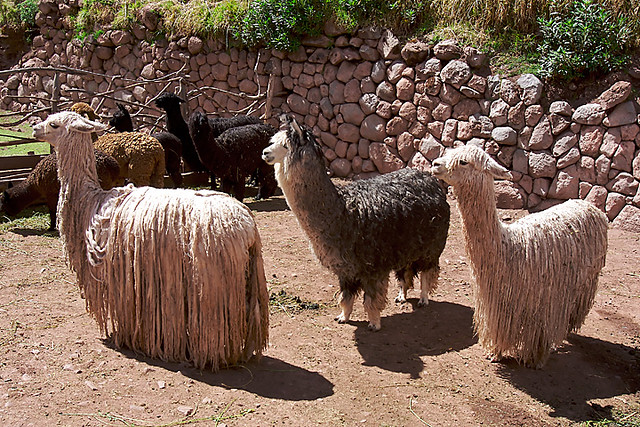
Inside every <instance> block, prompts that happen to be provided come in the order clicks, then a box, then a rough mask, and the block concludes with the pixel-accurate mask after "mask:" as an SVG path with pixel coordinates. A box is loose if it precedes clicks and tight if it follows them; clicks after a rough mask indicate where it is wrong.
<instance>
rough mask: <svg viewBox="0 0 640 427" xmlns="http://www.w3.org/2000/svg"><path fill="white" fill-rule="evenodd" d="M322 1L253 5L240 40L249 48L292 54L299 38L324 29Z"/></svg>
mask: <svg viewBox="0 0 640 427" xmlns="http://www.w3.org/2000/svg"><path fill="white" fill-rule="evenodd" d="M324 5H325V4H324V2H323V1H322V0H316V1H314V0H256V1H253V2H251V3H250V5H249V8H248V9H247V12H246V15H245V17H244V19H243V20H242V23H241V24H240V29H239V30H238V31H237V33H236V35H237V37H238V38H239V39H240V40H241V41H242V42H243V43H245V44H247V45H249V46H255V45H258V44H260V43H264V44H265V45H266V46H267V47H269V48H273V49H278V50H284V51H292V50H295V49H296V48H297V47H298V46H299V45H300V41H299V39H300V36H304V35H306V34H311V35H313V34H318V33H319V32H320V30H321V29H322V25H323V22H324V16H325V13H324V12H325V7H324Z"/></svg>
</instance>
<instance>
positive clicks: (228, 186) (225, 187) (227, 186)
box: [222, 178, 233, 194]
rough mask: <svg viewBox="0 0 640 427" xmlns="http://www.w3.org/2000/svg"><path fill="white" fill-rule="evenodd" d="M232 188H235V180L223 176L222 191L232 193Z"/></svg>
mask: <svg viewBox="0 0 640 427" xmlns="http://www.w3.org/2000/svg"><path fill="white" fill-rule="evenodd" d="M232 189H233V182H232V181H230V180H229V179H226V178H223V179H222V191H223V192H224V193H227V194H231V192H232Z"/></svg>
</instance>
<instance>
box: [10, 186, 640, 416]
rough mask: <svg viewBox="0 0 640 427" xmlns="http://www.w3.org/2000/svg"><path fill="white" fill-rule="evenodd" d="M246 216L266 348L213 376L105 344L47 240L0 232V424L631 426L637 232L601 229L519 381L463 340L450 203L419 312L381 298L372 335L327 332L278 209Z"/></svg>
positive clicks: (637, 397) (327, 315)
mask: <svg viewBox="0 0 640 427" xmlns="http://www.w3.org/2000/svg"><path fill="white" fill-rule="evenodd" d="M248 204H249V205H250V206H251V207H252V209H254V211H255V213H256V217H257V221H258V224H259V227H260V232H261V235H262V239H263V246H264V259H265V267H266V273H267V279H268V283H269V287H270V292H271V293H272V295H273V296H274V298H273V301H272V307H271V319H270V322H271V328H270V346H269V348H268V350H267V352H266V354H265V355H264V357H263V358H262V359H261V360H260V361H252V362H250V363H248V364H247V365H245V366H240V367H233V368H230V369H227V370H223V371H221V372H218V373H215V374H214V373H210V372H200V371H197V370H194V369H192V368H190V367H189V366H185V365H179V364H167V363H162V362H159V361H155V360H149V359H147V358H144V357H140V356H138V355H136V354H133V353H132V352H130V351H126V350H118V349H115V348H113V347H112V346H111V345H110V343H109V342H108V341H107V340H104V339H103V337H100V336H99V333H98V329H97V326H96V324H95V322H94V321H93V319H92V318H91V317H90V315H89V314H87V313H86V312H85V306H84V302H83V300H82V299H81V298H80V294H79V291H78V289H77V286H76V285H75V282H74V277H73V276H72V275H71V274H70V272H69V270H68V269H67V268H66V266H65V263H64V259H63V255H62V250H61V245H60V241H59V239H58V237H57V235H55V234H50V233H46V232H45V231H44V230H37V229H36V230H34V229H25V228H22V229H20V228H13V229H9V230H8V231H5V232H0V353H1V355H2V356H1V359H0V425H7V426H9V425H11V426H18V425H35V426H43V425H65V426H103V425H145V426H147V425H153V426H158V425H178V424H180V425H182V424H187V423H198V425H216V424H218V425H221V424H226V425H228V426H240V425H242V426H245V425H247V426H269V425H296V426H299V425H329V426H334V425H335V426H337V425H349V426H353V425H363V426H419V425H431V426H450V425H458V426H477V425H500V426H510V425H515V426H555V425H561V426H565V425H574V424H580V423H581V422H584V421H587V420H601V419H603V418H608V419H616V420H618V422H619V425H639V424H640V235H638V234H633V233H628V232H623V231H620V230H615V229H612V230H610V233H609V244H610V246H609V253H608V259H607V265H606V267H605V269H604V271H603V273H602V278H601V286H600V290H599V292H598V295H597V298H596V302H595V306H594V307H593V309H592V311H591V313H590V314H589V316H588V318H587V320H586V323H585V325H584V326H583V328H582V329H581V330H580V332H579V333H578V334H574V335H571V336H570V337H569V339H568V341H567V342H566V343H565V344H564V345H563V346H562V347H561V348H560V349H558V351H557V352H555V353H554V354H553V355H552V356H551V358H550V360H549V362H548V363H547V365H546V366H545V367H544V368H543V369H541V370H531V369H526V368H523V367H520V366H518V365H516V364H515V363H513V362H507V363H491V362H489V361H488V360H487V359H486V358H485V354H484V352H483V349H482V348H480V346H479V345H478V344H477V340H476V338H475V337H474V334H473V329H472V313H473V308H472V307H473V291H472V286H471V284H470V282H471V276H470V269H469V264H468V259H467V257H466V255H465V251H464V246H463V241H462V233H461V229H460V220H459V215H458V211H457V207H456V206H455V201H452V215H453V217H452V225H451V229H450V233H449V240H448V242H447V247H446V249H445V252H444V254H443V256H442V258H441V267H442V272H441V278H440V286H439V288H438V290H437V292H436V294H435V295H434V296H433V298H432V302H431V303H430V304H429V306H428V307H426V308H418V307H417V306H416V303H417V298H418V296H419V290H414V291H412V292H411V294H410V297H411V298H410V300H409V302H408V303H406V304H404V305H398V304H395V303H394V302H393V298H394V297H395V293H396V289H395V287H394V286H392V287H390V290H389V303H388V306H387V308H386V309H385V310H384V312H383V318H382V330H381V331H380V332H377V333H376V332H370V331H369V330H368V329H367V323H366V318H365V314H364V310H363V307H362V303H361V301H358V302H357V303H356V306H355V311H354V314H353V316H352V321H351V322H350V323H348V324H345V325H339V324H336V323H335V322H334V320H333V318H334V316H335V315H336V314H337V313H338V311H339V309H338V308H337V305H336V299H335V293H336V291H337V289H338V286H337V280H336V278H335V277H334V276H333V275H331V274H330V273H328V272H327V271H325V270H324V269H323V268H322V267H321V266H320V265H319V264H318V263H317V261H316V260H315V259H314V258H313V256H312V254H311V252H310V250H309V246H308V242H307V240H306V238H305V236H304V235H303V233H302V231H301V230H300V228H299V226H298V224H297V222H296V220H295V217H294V216H293V214H292V213H291V212H290V211H289V210H288V208H287V206H286V203H285V202H284V199H283V198H282V197H281V196H280V197H276V198H274V199H271V200H268V201H264V202H249V203H248ZM524 214H526V213H524V212H520V211H501V216H502V217H503V218H504V219H505V220H512V219H514V218H517V217H519V216H522V215H524ZM394 285H395V283H394ZM602 425H604V424H602Z"/></svg>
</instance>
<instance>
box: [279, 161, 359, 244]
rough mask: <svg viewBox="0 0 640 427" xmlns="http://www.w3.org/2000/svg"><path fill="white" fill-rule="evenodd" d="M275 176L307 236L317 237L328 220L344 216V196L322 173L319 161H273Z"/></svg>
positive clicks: (337, 219)
mask: <svg viewBox="0 0 640 427" xmlns="http://www.w3.org/2000/svg"><path fill="white" fill-rule="evenodd" d="M276 179H277V180H278V184H279V185H280V188H281V189H282V192H283V193H284V195H285V198H286V199H287V203H288V204H289V207H290V208H291V210H292V211H293V213H294V214H295V215H296V217H297V219H298V222H299V223H300V226H301V227H302V228H303V229H304V230H305V232H306V233H307V235H308V236H309V237H310V238H311V241H312V243H313V242H314V241H315V239H314V238H313V237H316V238H318V239H320V240H322V239H323V235H324V233H325V230H326V229H327V227H329V224H332V223H334V222H335V221H344V220H345V219H346V215H345V212H346V209H345V205H344V200H342V198H341V197H340V194H339V193H338V190H337V189H336V187H335V185H334V184H333V182H331V179H330V178H329V176H328V175H327V173H326V170H325V168H324V165H323V164H322V161H321V160H320V159H318V161H315V159H314V160H313V161H307V162H306V165H303V164H301V162H294V164H289V162H286V163H285V164H284V165H281V164H277V165H276Z"/></svg>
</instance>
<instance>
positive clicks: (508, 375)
mask: <svg viewBox="0 0 640 427" xmlns="http://www.w3.org/2000/svg"><path fill="white" fill-rule="evenodd" d="M498 374H499V375H500V376H501V377H503V378H505V379H507V380H508V381H509V382H511V383H512V384H513V385H514V386H515V387H517V388H518V389H520V390H522V391H524V392H525V393H527V394H529V395H530V396H531V397H533V398H535V399H537V400H539V401H541V402H544V403H546V404H548V405H549V406H551V407H552V408H553V411H552V412H551V416H552V417H565V418H568V419H570V420H573V421H575V422H581V421H588V420H592V419H594V417H595V418H608V419H614V417H613V416H612V414H611V410H612V409H613V408H612V407H611V406H606V407H601V406H600V405H597V404H590V403H589V401H590V400H591V399H605V398H611V397H615V396H619V395H623V394H633V393H636V392H638V390H640V352H638V350H637V349H634V348H631V347H627V346H624V345H622V344H615V343H610V342H607V341H602V340H599V339H596V338H591V337H585V336H580V335H575V334H571V335H570V336H569V338H568V342H566V343H565V344H564V345H563V346H562V347H560V348H559V349H558V350H557V351H556V352H554V353H552V354H551V356H550V357H549V360H548V362H547V364H546V365H545V366H544V367H543V368H542V369H528V368H525V367H523V366H519V365H518V364H517V363H516V362H515V361H507V362H505V363H502V364H500V365H499V368H498Z"/></svg>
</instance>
